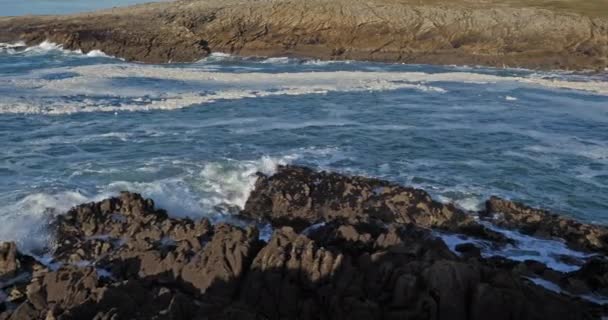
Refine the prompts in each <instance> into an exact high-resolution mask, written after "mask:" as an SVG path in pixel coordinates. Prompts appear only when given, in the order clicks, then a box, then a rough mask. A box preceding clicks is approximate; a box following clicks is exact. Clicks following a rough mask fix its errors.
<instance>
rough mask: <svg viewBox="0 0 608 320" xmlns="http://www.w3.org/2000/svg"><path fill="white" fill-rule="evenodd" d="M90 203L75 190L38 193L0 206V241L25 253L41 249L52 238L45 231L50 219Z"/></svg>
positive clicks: (47, 231) (87, 198) (88, 199)
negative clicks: (17, 247) (72, 208)
mask: <svg viewBox="0 0 608 320" xmlns="http://www.w3.org/2000/svg"><path fill="white" fill-rule="evenodd" d="M90 200H91V198H89V197H87V196H86V195H84V194H82V193H80V192H78V191H63V192H58V193H53V194H49V193H42V192H40V193H33V194H30V195H27V196H25V197H23V198H22V199H20V200H18V201H17V202H15V203H13V204H10V205H8V206H4V207H0V240H4V241H15V242H16V243H17V245H18V246H19V248H20V250H24V251H26V252H30V251H32V250H35V249H40V248H43V247H45V246H47V245H48V244H49V241H50V240H51V239H52V236H51V234H50V232H49V230H48V224H49V222H50V221H51V219H53V217H55V216H56V215H58V214H62V213H64V212H66V211H67V210H69V209H70V208H71V207H73V206H75V205H77V204H80V203H84V202H88V201H90Z"/></svg>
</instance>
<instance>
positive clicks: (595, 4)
mask: <svg viewBox="0 0 608 320" xmlns="http://www.w3.org/2000/svg"><path fill="white" fill-rule="evenodd" d="M45 40H48V41H52V42H55V43H59V44H62V45H64V47H65V48H66V49H74V50H76V49H79V50H82V51H84V52H85V53H86V52H88V51H91V50H101V51H103V52H105V53H107V54H109V55H113V56H117V57H121V58H124V59H126V60H129V61H139V62H145V63H166V62H191V61H196V60H199V59H201V58H203V57H205V56H206V55H208V54H210V53H211V52H223V53H230V54H236V55H258V56H271V57H272V56H295V57H310V58H317V59H336V60H347V59H352V60H370V61H386V62H403V63H425V64H458V65H485V66H496V67H524V68H531V69H569V70H605V69H606V68H607V67H608V1H607V0H589V1H582V0H558V1H543V0H507V1H498V0H485V1H484V0H473V1H467V0H456V1H454V0H450V1H447V0H427V1H421V0H366V1H359V0H259V1H253V0H221V1H220V0H208V1H201V0H183V1H176V2H162V3H149V4H142V5H135V6H131V7H124V8H114V9H109V10H103V11H97V12H93V13H82V14H74V15H66V16H21V17H4V18H0V42H16V41H24V42H25V43H26V44H28V45H35V44H37V43H40V42H42V41H45Z"/></svg>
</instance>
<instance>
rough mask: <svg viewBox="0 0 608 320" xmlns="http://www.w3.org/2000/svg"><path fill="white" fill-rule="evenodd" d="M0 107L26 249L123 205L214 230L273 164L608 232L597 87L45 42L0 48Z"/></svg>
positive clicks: (605, 150)
mask: <svg viewBox="0 0 608 320" xmlns="http://www.w3.org/2000/svg"><path fill="white" fill-rule="evenodd" d="M0 96H1V97H2V98H0V146H1V147H2V152H1V153H0V239H3V240H7V239H8V240H16V241H18V242H19V244H20V245H21V246H22V247H23V248H28V249H32V248H37V247H41V246H44V245H45V244H47V243H48V241H50V239H49V237H48V233H47V232H46V223H47V221H48V219H50V217H52V216H53V215H54V214H59V213H61V212H63V211H65V210H67V209H68V208H69V207H70V206H72V205H75V204H78V203H82V202H85V201H91V200H96V199H101V198H103V197H106V196H108V195H111V194H115V193H117V192H118V191H120V190H130V191H136V192H141V193H143V194H144V195H145V196H148V197H152V198H154V199H155V200H156V202H157V203H158V205H159V206H161V207H164V208H166V209H168V210H169V211H170V212H171V213H173V214H174V215H176V216H190V217H195V218H196V217H202V216H212V217H213V218H214V219H226V218H228V216H226V215H225V213H223V212H221V210H218V209H217V207H218V206H220V205H222V204H230V205H235V206H242V205H243V204H244V202H245V201H246V199H247V196H248V194H249V191H250V190H251V187H252V186H253V183H254V181H255V177H254V173H255V172H256V171H263V172H267V173H271V172H272V171H273V170H274V169H275V166H276V165H277V164H281V163H283V164H286V163H297V164H304V165H309V166H313V167H315V168H320V169H327V170H335V171H339V172H346V173H351V174H361V175H366V176H375V177H380V178H384V179H388V180H391V181H395V182H399V183H402V184H406V185H414V186H417V187H421V188H424V189H425V190H427V191H429V192H431V193H432V194H433V196H435V197H436V198H437V199H439V200H441V201H455V202H456V203H457V204H458V205H460V206H461V207H463V208H465V209H469V210H476V209H480V208H481V206H482V202H483V200H484V199H485V198H487V197H488V196H490V195H499V196H502V197H507V198H511V199H515V200H521V201H524V202H526V203H528V204H531V205H534V206H541V207H544V208H548V209H551V210H553V211H555V212H559V213H564V214H568V215H571V216H573V217H576V218H578V219H580V220H584V221H588V222H598V223H607V222H608V126H607V125H608V77H607V76H606V75H605V74H604V75H602V74H593V75H590V74H574V73H563V72H532V71H527V70H497V69H488V68H477V67H449V66H447V67H441V66H426V65H400V64H379V63H366V62H349V61H345V62H320V61H314V60H297V59H287V58H273V59H264V58H247V59H242V58H236V57H232V56H227V55H214V56H212V57H210V58H207V59H204V60H202V61H200V62H197V63H193V64H173V65H156V66H155V65H141V64H134V63H126V62H123V61H121V60H119V59H114V58H111V57H106V56H104V55H103V54H102V53H100V52H95V53H93V54H89V55H82V54H79V53H75V52H67V51H64V50H61V49H60V48H59V47H57V46H54V45H52V44H48V43H45V44H43V45H41V46H38V47H34V48H27V49H26V48H24V47H21V46H18V45H17V46H14V45H11V46H8V45H2V46H0ZM547 247H550V246H549V245H548V246H547ZM562 247H563V246H562ZM556 250H557V251H556V252H558V253H559V252H560V250H563V248H561V247H560V248H558V249H556ZM524 256H525V255H524Z"/></svg>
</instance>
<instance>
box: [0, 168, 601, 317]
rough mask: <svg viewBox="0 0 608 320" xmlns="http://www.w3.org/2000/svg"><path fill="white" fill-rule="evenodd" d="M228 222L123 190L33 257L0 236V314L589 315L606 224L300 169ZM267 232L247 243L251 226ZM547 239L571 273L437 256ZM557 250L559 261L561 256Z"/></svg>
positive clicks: (261, 184)
mask: <svg viewBox="0 0 608 320" xmlns="http://www.w3.org/2000/svg"><path fill="white" fill-rule="evenodd" d="M239 216H240V219H242V220H244V221H249V224H250V226H248V227H239V226H234V225H230V224H225V223H220V224H216V225H212V224H211V223H210V222H209V220H206V219H202V220H199V221H193V220H190V219H174V218H171V217H170V215H169V214H168V213H167V212H166V211H164V210H162V209H158V208H156V207H155V205H154V202H153V201H152V200H150V199H144V198H142V197H141V196H140V195H138V194H133V193H128V192H124V193H122V194H120V195H119V196H117V197H115V198H111V199H106V200H103V201H101V202H97V203H88V204H82V205H80V206H77V207H75V208H73V209H71V210H70V211H69V212H67V213H66V214H64V215H60V216H57V217H56V218H55V220H54V221H53V222H52V224H51V228H52V230H53V231H54V240H55V242H54V245H53V247H52V248H51V249H49V251H48V252H46V253H45V254H46V255H45V256H44V258H41V257H40V256H37V257H33V256H30V255H27V254H24V253H21V252H19V251H18V248H17V246H16V245H15V244H14V243H3V244H1V245H0V289H1V290H0V319H96V320H101V319H404V318H405V319H488V318H493V319H600V318H602V317H603V316H607V315H608V306H606V305H602V304H599V301H600V300H602V299H604V301H605V299H606V298H605V297H608V261H607V260H606V256H605V255H606V252H607V250H608V229H607V228H606V227H603V226H596V225H589V224H583V223H579V222H576V221H574V220H571V219H567V218H564V217H560V216H557V215H553V214H551V213H549V212H546V211H542V210H537V209H533V208H528V207H526V206H524V205H521V204H517V203H513V202H510V201H507V200H503V199H499V198H491V199H489V200H488V202H487V205H486V210H484V211H483V212H480V213H476V214H474V213H470V212H465V211H463V210H461V209H459V208H457V207H455V206H453V205H450V204H447V205H446V204H442V203H439V202H436V201H434V200H432V199H431V197H430V196H429V195H428V194H427V193H426V192H424V191H423V190H418V189H413V188H408V187H403V186H399V185H396V184H393V183H390V182H386V181H382V180H377V179H370V178H364V177H350V176H345V175H340V174H335V173H327V172H317V171H314V170H311V169H309V168H305V167H298V166H282V167H279V168H278V170H277V172H276V173H275V174H274V175H272V176H265V175H262V174H259V177H258V181H257V183H256V186H255V189H254V191H253V192H252V194H251V195H250V197H249V199H248V201H247V204H246V205H245V208H244V209H243V210H241V211H240V213H239ZM265 222H269V223H271V224H272V226H273V228H274V231H273V234H272V236H271V237H270V238H269V239H267V241H266V240H263V239H262V238H263V237H261V236H260V231H259V230H258V228H257V227H256V225H258V224H259V223H265ZM486 222H492V223H494V224H497V225H500V226H502V227H505V228H510V229H514V230H519V231H520V232H522V233H525V234H531V235H534V236H537V237H540V238H563V239H564V241H565V243H566V244H567V245H568V246H569V247H571V248H574V249H578V250H582V251H584V252H586V253H588V254H589V255H588V256H587V258H585V259H584V261H580V265H581V267H580V268H579V269H578V270H576V271H573V272H562V271H558V270H554V269H551V268H550V267H548V266H547V265H545V264H543V263H541V262H538V261H533V260H526V261H521V262H517V261H513V260H510V259H508V258H503V257H498V256H482V255H481V248H479V247H478V246H477V244H476V243H475V242H468V243H462V244H460V245H457V246H456V247H455V251H453V250H450V248H449V247H448V246H447V245H446V243H445V242H444V241H443V240H442V239H441V238H440V237H438V236H437V235H436V232H446V233H452V234H462V235H466V236H468V237H471V238H476V239H481V240H483V241H486V242H488V243H491V244H492V245H493V246H496V247H502V246H509V245H512V244H513V243H514V242H516V240H515V239H511V238H509V237H508V235H506V234H505V233H501V232H497V231H495V230H493V229H491V228H488V226H487V224H486ZM564 259H567V257H564Z"/></svg>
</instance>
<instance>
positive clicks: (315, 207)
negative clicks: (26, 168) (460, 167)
mask: <svg viewBox="0 0 608 320" xmlns="http://www.w3.org/2000/svg"><path fill="white" fill-rule="evenodd" d="M241 214H242V215H244V216H247V217H252V218H255V219H264V220H268V221H271V222H272V223H273V224H274V225H276V226H281V225H289V226H292V227H294V228H296V230H302V229H303V228H305V227H307V226H309V225H311V224H314V223H317V222H320V221H332V220H335V219H377V220H379V221H382V222H384V223H400V224H408V223H413V224H416V225H418V226H421V227H425V228H437V229H442V230H447V231H451V232H458V233H464V234H469V235H474V236H477V237H480V238H486V239H491V240H493V241H506V239H505V238H504V237H502V235H501V234H498V233H496V232H493V231H491V230H488V229H486V228H485V227H483V226H481V225H480V224H478V223H477V222H476V221H475V219H474V217H473V216H472V215H470V214H467V213H466V212H464V211H463V210H461V209H458V208H457V207H455V206H454V205H453V204H443V203H440V202H437V201H434V200H433V199H432V198H431V196H430V195H429V194H428V193H427V192H425V191H424V190H420V189H414V188H409V187H403V186H400V185H397V184H394V183H390V182H388V181H383V180H378V179H371V178H366V177H356V176H355V177H351V176H345V175H341V174H337V173H328V172H316V171H313V170H312V169H309V168H305V167H298V166H280V167H279V168H278V170H277V172H276V173H275V174H274V175H272V176H265V175H260V176H259V178H258V180H257V182H256V185H255V188H254V190H253V192H252V193H251V195H250V196H249V198H248V200H247V203H246V204H245V208H244V210H243V211H242V213H241Z"/></svg>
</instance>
